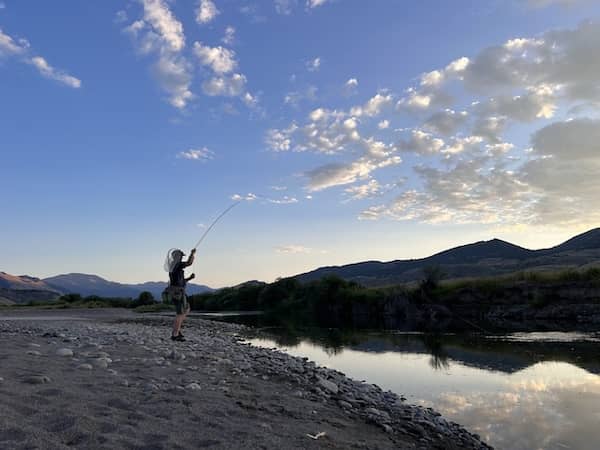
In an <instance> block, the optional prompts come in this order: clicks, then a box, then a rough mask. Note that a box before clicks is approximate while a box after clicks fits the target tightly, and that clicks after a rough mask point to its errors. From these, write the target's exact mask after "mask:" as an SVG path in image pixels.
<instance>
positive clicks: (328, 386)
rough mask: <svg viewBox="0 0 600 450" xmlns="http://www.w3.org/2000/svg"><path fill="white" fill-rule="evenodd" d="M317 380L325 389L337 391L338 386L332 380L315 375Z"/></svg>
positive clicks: (334, 392)
mask: <svg viewBox="0 0 600 450" xmlns="http://www.w3.org/2000/svg"><path fill="white" fill-rule="evenodd" d="M317 382H318V383H319V386H321V387H322V388H323V389H325V390H326V391H328V392H330V393H332V394H337V393H338V390H339V388H338V386H337V384H335V383H334V382H333V381H329V380H326V379H324V378H321V377H319V376H317Z"/></svg>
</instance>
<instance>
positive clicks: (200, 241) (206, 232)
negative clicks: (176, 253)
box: [194, 199, 243, 250]
mask: <svg viewBox="0 0 600 450" xmlns="http://www.w3.org/2000/svg"><path fill="white" fill-rule="evenodd" d="M242 201H243V199H242V200H238V201H237V202H235V203H233V204H231V205H229V206H228V207H227V209H226V210H225V211H223V212H222V213H221V214H219V216H218V217H217V218H216V219H215V220H214V221H213V223H211V224H210V226H209V227H208V228H207V229H206V231H205V232H204V234H202V236H201V237H200V239H199V240H198V242H197V243H196V245H195V246H194V250H195V249H197V248H198V246H199V245H200V244H201V243H202V241H203V240H204V238H205V237H206V235H207V234H208V233H209V232H210V230H212V229H213V227H214V226H215V225H216V224H217V222H218V221H219V220H221V218H222V217H223V216H224V215H225V214H227V213H228V212H229V211H231V210H232V209H233V208H234V207H236V206H237V205H239V204H240V203H242Z"/></svg>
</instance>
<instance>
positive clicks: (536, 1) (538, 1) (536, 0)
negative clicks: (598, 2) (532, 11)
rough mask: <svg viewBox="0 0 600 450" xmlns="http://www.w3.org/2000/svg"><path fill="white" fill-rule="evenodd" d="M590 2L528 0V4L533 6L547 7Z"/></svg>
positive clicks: (577, 0) (581, 0)
mask: <svg viewBox="0 0 600 450" xmlns="http://www.w3.org/2000/svg"><path fill="white" fill-rule="evenodd" d="M583 3H589V0H527V4H528V5H529V6H531V7H533V8H546V7H548V6H553V5H558V6H575V5H578V4H583Z"/></svg>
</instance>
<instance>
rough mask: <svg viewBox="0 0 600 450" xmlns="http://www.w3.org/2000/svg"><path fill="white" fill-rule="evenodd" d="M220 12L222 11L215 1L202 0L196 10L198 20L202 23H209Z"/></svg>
mask: <svg viewBox="0 0 600 450" xmlns="http://www.w3.org/2000/svg"><path fill="white" fill-rule="evenodd" d="M219 14H220V11H219V10H218V9H217V7H216V5H215V3H214V2H213V1H211V0H200V4H199V5H198V9H197V10H196V22H198V23H199V24H201V25H204V24H207V23H209V22H212V21H213V20H214V19H215V18H216V17H217V16H218V15H219Z"/></svg>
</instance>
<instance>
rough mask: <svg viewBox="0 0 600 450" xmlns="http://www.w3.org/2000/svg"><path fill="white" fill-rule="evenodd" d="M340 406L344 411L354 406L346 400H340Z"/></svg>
mask: <svg viewBox="0 0 600 450" xmlns="http://www.w3.org/2000/svg"><path fill="white" fill-rule="evenodd" d="M338 404H339V405H340V406H341V407H342V408H344V409H352V405H351V404H350V403H348V402H345V401H344V400H340V401H339V402H338Z"/></svg>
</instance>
